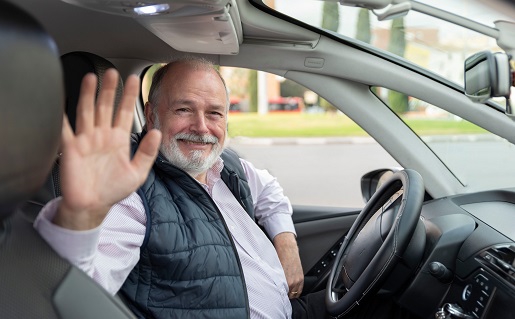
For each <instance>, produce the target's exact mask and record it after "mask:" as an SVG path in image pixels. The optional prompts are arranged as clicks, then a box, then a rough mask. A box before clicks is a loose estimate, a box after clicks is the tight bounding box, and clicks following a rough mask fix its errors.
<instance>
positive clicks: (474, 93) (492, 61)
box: [465, 51, 512, 103]
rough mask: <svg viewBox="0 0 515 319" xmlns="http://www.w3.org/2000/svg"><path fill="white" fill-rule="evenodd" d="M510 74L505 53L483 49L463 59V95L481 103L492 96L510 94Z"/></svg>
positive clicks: (508, 61)
mask: <svg viewBox="0 0 515 319" xmlns="http://www.w3.org/2000/svg"><path fill="white" fill-rule="evenodd" d="M511 85H512V76H511V68H510V58H509V56H508V55H507V54H505V53H501V52H497V53H492V52H489V51H483V52H479V53H476V54H474V55H472V56H470V57H468V58H467V59H466V60H465V95H466V96H467V97H468V98H470V99H471V100H472V101H474V102H479V103H483V102H485V101H487V100H488V99H490V98H492V97H506V98H508V97H509V96H510V88H511Z"/></svg>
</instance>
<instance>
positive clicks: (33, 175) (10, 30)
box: [0, 1, 64, 220]
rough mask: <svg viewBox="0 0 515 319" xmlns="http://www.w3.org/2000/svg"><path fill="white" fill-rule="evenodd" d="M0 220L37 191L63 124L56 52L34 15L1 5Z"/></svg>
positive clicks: (59, 68) (46, 173) (60, 86)
mask: <svg viewBox="0 0 515 319" xmlns="http://www.w3.org/2000/svg"><path fill="white" fill-rule="evenodd" d="M0 43H1V45H0V70H1V72H0V98H1V102H0V103H1V104H0V220H1V219H3V218H5V217H7V216H8V215H10V214H11V212H12V211H13V210H14V209H15V208H16V207H17V206H18V205H20V204H22V203H23V202H24V201H25V200H26V199H28V198H29V197H30V196H31V195H32V194H33V193H34V192H35V191H36V190H38V189H39V188H40V187H41V186H42V184H43V182H44V180H45V178H46V177H47V175H48V173H49V172H50V168H51V167H52V164H53V162H54V160H55V158H56V155H57V150H58V145H59V142H60V135H61V125H62V119H63V100H64V89H63V77H62V69H61V62H60V60H59V54H58V52H57V47H56V45H55V43H54V41H53V40H52V38H51V37H50V36H49V35H48V34H47V33H46V32H45V31H44V30H43V28H42V27H41V26H40V25H39V23H38V22H37V21H36V20H35V19H34V18H32V17H31V16H30V15H28V14H27V13H25V12H24V11H22V10H20V9H19V8H17V7H15V6H14V5H13V4H10V3H6V2H4V1H0Z"/></svg>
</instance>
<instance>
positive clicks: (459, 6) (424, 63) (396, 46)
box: [264, 0, 513, 86]
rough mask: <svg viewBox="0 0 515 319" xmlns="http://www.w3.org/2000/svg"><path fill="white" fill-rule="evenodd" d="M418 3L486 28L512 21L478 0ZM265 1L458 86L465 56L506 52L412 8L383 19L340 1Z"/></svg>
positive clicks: (482, 37)
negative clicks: (398, 15)
mask: <svg viewBox="0 0 515 319" xmlns="http://www.w3.org/2000/svg"><path fill="white" fill-rule="evenodd" d="M419 2H422V3H425V4H428V5H431V6H433V7H437V8H440V9H444V10H449V11H450V12H453V13H455V14H457V15H462V16H465V17H467V18H469V19H471V20H474V21H476V22H479V23H482V24H484V25H486V26H488V27H494V21H496V20H513V19H512V18H510V17H509V16H508V15H504V14H502V13H501V12H500V11H497V10H494V9H493V8H492V6H491V5H486V4H484V3H483V2H481V1H478V0H438V1H436V0H423V1H419ZM264 3H265V4H266V5H268V6H269V7H271V8H272V9H275V10H277V11H279V12H281V13H283V14H286V15H289V16H291V17H293V18H295V19H297V20H300V21H302V22H305V23H307V24H310V25H312V26H315V27H318V28H322V29H326V30H328V31H333V32H337V33H338V34H340V35H343V36H345V37H349V38H353V39H356V40H359V41H362V42H364V43H367V44H370V45H372V46H374V47H376V48H378V49H381V50H385V51H388V52H390V53H393V54H395V55H397V56H400V57H402V58H404V59H407V60H409V61H411V62H413V63H415V64H417V65H418V66H421V67H423V68H424V69H427V70H429V71H431V72H434V73H436V74H438V75H440V76H442V77H444V78H446V79H447V80H449V81H452V82H454V83H456V84H458V85H460V86H463V62H464V60H465V58H466V57H468V56H470V55H472V54H473V53H476V52H478V51H482V50H490V51H502V50H501V49H500V48H499V47H498V46H497V44H496V41H495V39H493V38H491V37H488V36H486V35H483V34H481V33H478V32H475V31H471V30H469V29H466V28H463V27H460V26H458V25H455V24H452V23H449V22H446V21H443V20H440V19H437V18H434V17H431V16H428V15H425V14H422V13H419V12H416V11H413V10H411V11H410V12H409V13H408V14H407V15H406V16H405V17H402V18H397V19H393V20H385V21H379V20H378V19H377V17H376V16H375V15H374V14H373V12H372V11H369V10H367V9H363V8H357V7H348V6H341V5H339V4H338V3H337V2H325V1H298V0H265V1H264ZM510 8H512V7H510ZM495 9H498V10H500V8H497V7H496V8H495ZM512 10H513V9H512ZM511 12H512V13H513V11H511Z"/></svg>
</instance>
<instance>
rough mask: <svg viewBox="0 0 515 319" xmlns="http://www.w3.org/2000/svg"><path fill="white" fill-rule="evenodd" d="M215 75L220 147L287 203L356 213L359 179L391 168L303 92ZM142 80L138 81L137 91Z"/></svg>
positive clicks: (358, 132) (235, 73)
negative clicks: (222, 124)
mask: <svg viewBox="0 0 515 319" xmlns="http://www.w3.org/2000/svg"><path fill="white" fill-rule="evenodd" d="M149 70H150V72H152V71H155V68H150V69H149ZM220 73H221V74H222V76H223V77H224V79H225V81H226V83H227V86H228V90H229V92H230V93H229V95H230V111H229V115H228V119H229V120H228V134H229V138H228V141H227V146H228V147H230V148H232V149H234V150H235V151H236V152H238V154H239V155H240V156H241V157H242V158H244V159H246V160H248V161H250V162H251V163H253V164H254V165H255V166H256V167H257V168H261V169H266V170H268V171H269V172H270V173H271V174H272V175H274V176H275V177H276V178H277V179H278V181H279V183H280V184H281V186H282V187H283V189H284V192H285V194H286V195H287V196H288V197H289V198H290V200H291V202H292V204H294V205H316V206H337V207H338V206H340V207H358V208H359V207H363V206H364V202H363V199H362V196H361V189H360V187H361V185H360V182H361V176H362V175H364V174H365V173H367V172H369V171H371V170H375V169H378V168H385V167H399V164H398V163H397V162H396V161H395V160H394V159H393V158H392V157H391V156H390V155H389V154H388V153H387V152H386V151H385V150H384V149H383V148H382V147H381V146H380V145H379V144H378V143H377V142H375V140H374V139H372V138H371V137H370V136H369V135H368V134H367V133H366V132H365V131H364V130H363V129H361V128H360V127H359V126H358V125H357V124H356V123H354V122H353V121H352V120H351V119H349V118H348V117H347V116H345V115H344V114H343V113H341V112H340V111H337V110H336V109H335V108H334V107H333V106H332V105H330V104H329V103H328V102H327V101H325V100H324V99H322V98H320V97H319V96H318V95H317V94H316V93H314V92H312V91H310V90H308V89H306V88H305V87H303V86H301V85H299V84H297V83H295V82H293V81H290V80H287V79H284V78H282V77H278V76H276V75H273V74H268V73H264V72H257V71H255V70H249V69H243V68H231V67H220ZM150 80H151V79H148V77H147V75H146V76H145V79H144V81H143V83H144V84H143V86H145V83H147V81H150ZM258 82H259V85H258ZM147 85H148V86H147V89H146V92H147V93H146V95H148V88H149V87H150V84H149V83H147ZM258 86H259V87H261V89H259V88H258ZM263 87H266V90H264V89H263ZM144 90H145V87H143V91H144ZM263 91H264V92H263ZM146 95H145V93H144V97H143V101H146ZM258 96H266V99H265V101H263V99H262V98H261V99H259V98H258ZM263 105H264V107H263Z"/></svg>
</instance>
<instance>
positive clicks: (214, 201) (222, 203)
mask: <svg viewBox="0 0 515 319" xmlns="http://www.w3.org/2000/svg"><path fill="white" fill-rule="evenodd" d="M113 73H115V72H114V71H113V72H111V71H109V72H107V73H106V77H105V79H104V81H103V83H104V87H105V88H102V90H101V93H100V95H99V98H98V99H97V102H96V103H97V106H96V109H95V107H93V106H92V105H91V104H93V103H94V99H92V98H91V96H94V90H93V88H92V83H90V81H91V79H90V77H86V79H85V81H84V84H83V88H82V91H81V96H82V98H81V100H79V107H78V111H77V114H78V117H77V123H78V125H77V132H76V136H74V135H73V132H70V129H69V128H67V129H65V130H63V132H65V133H66V134H65V135H66V136H67V138H66V139H63V141H64V142H66V143H65V144H64V145H63V153H64V155H63V164H62V171H61V176H62V178H61V183H62V188H63V197H62V199H58V200H55V201H53V202H50V203H49V204H48V205H47V206H45V208H44V209H43V210H42V212H41V213H40V215H39V216H38V219H37V220H36V222H35V227H36V229H38V230H39V232H40V234H41V235H42V236H43V237H44V238H45V239H46V240H47V241H48V242H49V244H50V245H51V246H52V247H53V248H54V249H55V250H56V251H58V252H59V253H60V254H61V255H62V256H63V257H65V258H67V259H68V260H70V261H71V262H72V263H73V264H75V265H77V266H78V267H79V268H81V269H82V270H84V271H85V272H86V273H88V274H89V275H90V276H92V277H93V278H94V279H95V280H96V281H97V282H98V283H99V284H101V285H102V286H103V287H104V288H106V289H107V290H108V291H109V292H111V293H113V294H115V293H120V294H122V295H123V296H124V297H125V299H126V300H127V301H128V304H129V307H130V308H131V310H132V311H133V312H134V313H135V314H136V315H137V316H138V317H141V318H149V317H152V318H199V317H203V318H238V319H239V318H246V317H250V318H274V319H275V318H291V316H292V305H293V308H294V309H295V308H296V307H299V305H300V308H298V309H300V312H298V313H299V314H300V315H301V317H304V316H306V315H307V313H306V311H305V309H304V306H305V303H304V301H299V299H297V297H299V296H300V294H301V292H302V288H303V283H304V277H303V271H302V266H301V263H300V257H299V252H298V248H297V243H296V238H295V229H294V226H293V221H292V218H291V214H292V208H291V204H290V202H289V200H288V198H287V197H285V196H284V194H283V190H282V188H281V187H280V186H279V184H278V183H277V181H276V179H275V178H274V177H273V176H271V175H270V174H269V173H268V172H267V171H265V170H259V169H256V168H255V167H254V166H253V165H252V164H251V163H249V162H247V161H245V160H243V159H240V158H239V157H238V156H237V155H235V153H233V152H224V147H223V146H224V143H225V140H226V136H227V113H228V108H229V99H228V94H227V89H226V86H225V82H224V80H223V79H222V77H221V76H220V74H219V73H218V71H217V70H216V69H215V68H214V67H213V65H212V64H211V63H210V62H208V61H206V60H202V59H197V58H184V59H181V60H177V61H175V62H171V63H169V64H167V65H166V66H164V67H162V68H161V69H159V70H158V71H157V72H156V74H155V75H154V78H153V83H152V86H151V89H150V95H149V102H148V103H146V105H145V116H146V118H147V124H146V128H145V129H144V130H143V132H142V133H140V134H133V136H132V142H131V148H132V152H133V154H135V156H134V160H133V162H135V164H137V163H138V162H140V161H141V160H140V157H141V155H140V156H138V154H141V153H143V151H145V152H144V154H151V153H152V152H151V148H150V147H149V143H150V142H148V141H149V140H150V141H152V142H151V143H152V145H153V144H154V143H155V141H156V132H158V131H160V135H161V136H162V140H161V144H160V147H159V149H160V152H159V154H158V155H157V158H156V160H155V162H154V164H153V166H152V168H151V170H150V172H149V174H148V176H147V177H146V180H145V181H144V182H143V184H142V185H141V187H140V188H139V189H138V190H137V192H134V189H135V188H136V187H134V186H132V185H134V181H133V179H131V183H130V184H127V183H126V180H127V179H130V178H129V177H130V176H127V174H124V167H129V166H130V165H129V164H128V163H127V159H126V158H124V154H125V156H127V154H128V152H125V151H124V147H125V146H123V144H124V139H123V136H121V135H120V136H118V133H119V132H118V130H116V129H117V127H116V126H114V127H113V132H110V131H108V130H107V129H108V128H107V123H111V120H110V117H109V116H107V114H109V112H111V113H112V105H111V107H110V108H109V107H106V106H105V105H106V104H110V103H111V104H112V102H113V99H114V87H116V83H117V80H116V78H113ZM129 80H130V82H129V83H128V85H127V86H126V92H125V93H124V97H126V96H130V98H131V99H129V98H126V99H125V100H124V103H125V104H129V106H127V105H125V107H124V108H123V109H121V110H120V111H119V114H122V116H120V115H119V116H118V117H122V118H125V119H127V118H128V116H127V114H126V112H127V111H128V110H130V101H131V100H132V99H134V98H135V97H134V96H135V94H134V83H133V82H134V78H133V77H132V78H130V79H129ZM127 92H128V93H127ZM85 97H87V98H85ZM122 111H123V112H122ZM127 121H128V120H127ZM117 122H119V120H115V123H117ZM123 127H124V128H127V127H130V125H128V122H127V123H125V124H123ZM63 134H64V133H63ZM63 136H64V135H63ZM115 136H116V137H117V139H116V140H114V139H112V138H113V137H115ZM127 137H128V136H127ZM99 140H103V141H105V145H104V144H101V145H99V149H98V150H97V149H95V148H94V147H92V146H94V145H96V143H97V142H98V141H99ZM86 141H87V142H86ZM115 141H118V142H119V144H120V145H122V146H123V147H118V146H117V145H112V146H111V145H110V143H114V142H115ZM126 142H127V140H125V143H126ZM88 144H91V146H88ZM75 148H77V149H80V152H77V153H75V152H72V151H73V150H74V149H75ZM137 149H138V151H137V152H136V150H137ZM139 150H143V151H139ZM89 157H91V158H92V159H93V160H92V161H91V162H89V163H82V158H84V159H85V158H89ZM222 158H224V159H222ZM117 163H119V164H120V165H118V164H117ZM86 164H88V165H86ZM86 169H89V170H88V172H89V174H86V175H84V176H82V175H81V174H79V175H80V176H79V177H81V178H82V179H85V180H84V181H82V180H81V179H77V174H78V173H77V170H81V171H84V170H86ZM128 172H129V171H128ZM111 173H112V174H111ZM139 175H140V176H141V174H139ZM223 176H229V177H230V178H229V179H228V180H224V178H223ZM86 181H87V183H86ZM83 185H89V186H88V187H84V186H83ZM100 186H102V187H100ZM130 191H132V193H130ZM123 194H126V195H123ZM129 194H130V195H129ZM127 195H128V197H127ZM124 197H125V198H124ZM114 199H116V200H114ZM113 200H114V201H113ZM113 202H114V204H113ZM107 212H108V213H107ZM104 217H105V219H104ZM260 226H261V227H263V228H264V229H265V231H266V234H265V233H264V232H263V231H262V229H261V228H260ZM270 239H272V241H271V240H270ZM316 304H317V307H316V308H317V309H320V310H321V311H322V314H323V315H322V317H324V316H325V315H324V313H325V306H324V304H323V301H321V302H317V303H316ZM293 312H294V313H293V315H294V316H295V310H294V311H293Z"/></svg>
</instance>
